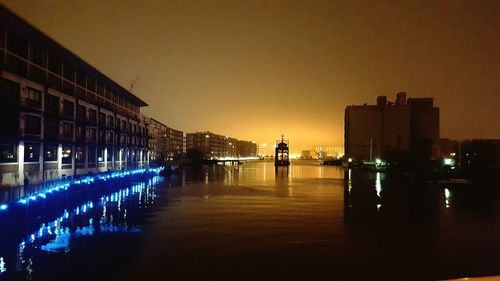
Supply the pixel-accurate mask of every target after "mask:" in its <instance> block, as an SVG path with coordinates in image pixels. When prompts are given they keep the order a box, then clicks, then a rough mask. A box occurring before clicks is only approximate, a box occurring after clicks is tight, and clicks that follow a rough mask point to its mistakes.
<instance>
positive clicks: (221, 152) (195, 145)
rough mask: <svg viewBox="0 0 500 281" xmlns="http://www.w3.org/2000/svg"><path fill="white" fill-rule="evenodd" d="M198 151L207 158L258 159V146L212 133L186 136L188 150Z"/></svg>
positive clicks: (188, 134) (197, 133)
mask: <svg viewBox="0 0 500 281" xmlns="http://www.w3.org/2000/svg"><path fill="white" fill-rule="evenodd" d="M190 149H197V150H199V151H201V152H202V153H203V154H204V155H205V157H207V158H222V157H256V156H257V144H256V143H253V142H250V141H244V140H238V139H236V138H231V137H228V136H223V135H218V134H214V133H212V132H210V131H207V132H196V133H187V134H186V150H190Z"/></svg>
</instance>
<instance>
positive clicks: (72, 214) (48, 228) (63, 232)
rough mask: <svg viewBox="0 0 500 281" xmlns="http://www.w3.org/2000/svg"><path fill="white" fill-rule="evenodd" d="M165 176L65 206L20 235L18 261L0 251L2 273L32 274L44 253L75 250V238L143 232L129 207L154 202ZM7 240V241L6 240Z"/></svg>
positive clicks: (137, 182)
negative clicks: (156, 190) (52, 216)
mask: <svg viewBox="0 0 500 281" xmlns="http://www.w3.org/2000/svg"><path fill="white" fill-rule="evenodd" d="M161 179H162V178H161V177H158V176H154V177H151V178H149V179H148V180H146V179H142V180H141V179H139V180H134V184H133V185H129V186H128V187H126V188H122V189H119V190H116V189H114V190H113V192H111V193H107V194H104V195H102V196H100V197H96V198H95V199H92V200H87V201H86V202H85V203H83V204H79V205H77V206H76V207H74V208H72V209H69V210H67V209H64V211H63V212H62V213H61V214H60V215H58V216H56V217H55V218H53V219H51V220H49V221H46V222H43V223H41V224H40V225H39V227H38V229H36V230H34V231H33V232H31V233H27V234H26V235H22V234H21V236H17V237H18V238H16V239H19V240H18V242H17V243H18V244H17V248H16V252H17V253H16V255H15V262H13V261H12V259H14V257H12V256H9V255H8V252H9V251H7V253H6V254H7V255H3V253H0V258H1V259H0V274H1V275H4V274H3V273H5V272H8V271H16V272H23V273H24V275H25V276H28V275H29V276H31V275H32V274H33V271H34V270H35V267H34V266H33V264H34V262H35V263H36V260H37V259H36V258H37V257H41V256H43V255H44V254H43V252H46V253H47V252H52V253H68V252H69V251H71V249H72V244H74V243H75V241H76V242H77V243H78V240H79V239H80V240H81V239H85V238H89V237H92V236H94V235H103V234H135V233H140V232H141V230H142V229H141V227H140V226H137V225H134V224H130V223H129V220H128V214H129V213H130V212H129V211H128V208H129V207H132V208H138V206H137V205H138V203H137V201H138V200H139V202H140V205H141V206H142V207H146V206H148V205H153V204H154V201H155V199H156V197H157V196H156V193H155V189H156V186H157V185H158V183H159V182H160V181H161ZM122 184H124V182H120V185H122ZM51 203H53V202H51V200H48V201H47V204H48V205H50V204H51ZM141 206H139V208H141ZM26 211H27V212H29V211H30V210H29V209H26ZM134 211H135V210H133V212H134ZM35 212H36V210H35ZM27 217H29V215H28V216H27ZM2 232H9V229H4V230H3V231H2ZM1 234H2V233H0V235H1ZM12 242H15V241H12ZM3 243H4V244H6V242H5V240H4V241H3ZM0 246H2V245H0ZM6 248H9V246H5V245H3V246H2V247H0V250H2V249H4V250H5V249H6ZM6 259H10V260H11V263H8V262H5V260H6ZM14 269H15V270H14ZM1 275H0V276H1Z"/></svg>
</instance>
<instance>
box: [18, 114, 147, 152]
mask: <svg viewBox="0 0 500 281" xmlns="http://www.w3.org/2000/svg"><path fill="white" fill-rule="evenodd" d="M41 124H42V122H41V117H39V116H33V115H25V116H24V134H25V135H26V136H41V134H42V128H41ZM60 125H61V127H62V132H61V133H60V132H59V126H60ZM44 126H45V130H44V137H45V138H46V139H49V140H50V139H51V140H54V139H58V138H63V139H65V140H72V139H73V129H74V125H73V123H71V122H64V121H63V122H61V123H60V121H59V120H57V119H51V118H46V119H45V120H44ZM96 132H97V128H92V127H90V128H86V127H85V126H78V125H77V126H76V134H75V137H76V141H77V142H96V141H97V140H96ZM99 134H100V135H99V143H115V141H116V142H118V141H119V143H120V144H131V145H143V146H145V145H146V139H145V138H138V137H136V136H132V137H130V136H128V135H126V134H121V135H120V138H119V139H118V135H117V138H116V139H115V138H114V136H115V134H114V132H113V131H100V132H99Z"/></svg>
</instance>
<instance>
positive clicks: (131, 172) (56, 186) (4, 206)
mask: <svg viewBox="0 0 500 281" xmlns="http://www.w3.org/2000/svg"><path fill="white" fill-rule="evenodd" d="M163 169H164V167H158V168H147V169H137V170H129V171H119V172H112V173H110V174H100V175H96V176H87V177H85V178H83V179H79V180H73V181H70V182H67V183H62V184H61V183H59V184H54V186H52V187H50V188H48V189H46V190H44V191H42V192H38V193H35V194H31V195H29V196H26V197H23V198H21V199H20V200H19V201H17V203H18V204H21V205H25V204H28V203H29V202H30V201H36V200H37V199H39V198H41V199H45V198H47V195H48V194H51V193H54V192H57V191H61V190H68V188H69V187H70V186H72V185H81V184H87V185H90V184H91V183H94V182H95V181H96V180H98V181H108V180H111V179H116V178H125V177H128V176H135V175H139V174H144V173H156V174H159V173H160V172H161V170H163ZM8 207H9V206H8V203H7V204H2V205H0V211H6V210H7V209H8Z"/></svg>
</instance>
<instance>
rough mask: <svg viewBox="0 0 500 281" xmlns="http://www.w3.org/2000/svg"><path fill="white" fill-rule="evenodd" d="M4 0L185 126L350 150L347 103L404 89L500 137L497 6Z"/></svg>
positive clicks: (452, 128)
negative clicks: (345, 146) (347, 145)
mask: <svg viewBox="0 0 500 281" xmlns="http://www.w3.org/2000/svg"><path fill="white" fill-rule="evenodd" d="M3 3H4V4H5V5H6V6H7V7H8V8H10V9H11V10H13V11H14V12H15V13H17V14H18V15H19V16H21V17H22V18H24V19H25V20H27V21H28V22H30V23H31V24H33V25H34V26H35V27H37V28H38V29H40V30H41V31H43V32H44V33H46V34H47V35H49V36H50V37H52V38H53V39H54V40H56V41H57V42H59V43H60V44H62V45H63V46H65V47H66V48H68V49H69V50H71V51H72V52H73V53H75V54H77V55H78V56H79V57H81V58H82V59H83V60H85V61H86V62H87V63H89V64H91V65H93V66H94V67H96V68H97V69H99V70H101V71H102V72H103V73H104V74H106V75H107V76H109V77H110V78H112V79H113V80H115V81H116V82H118V83H119V84H121V85H122V86H123V87H124V88H126V89H129V88H130V83H131V82H132V81H134V80H135V79H136V78H137V77H139V78H138V80H137V81H136V83H135V84H134V89H133V93H134V94H136V95H137V96H139V97H140V98H141V99H143V100H145V101H146V102H147V103H148V104H149V107H146V108H144V109H143V112H144V113H146V114H148V115H149V116H151V117H154V118H155V119H158V120H160V121H161V122H163V123H165V124H166V125H168V126H170V127H173V128H176V129H179V130H182V131H184V132H195V131H207V130H210V131H212V132H214V133H219V134H226V135H228V136H231V137H236V138H238V139H244V140H252V141H255V142H257V143H258V144H259V146H260V147H261V151H262V152H264V153H266V152H268V153H270V151H271V149H270V148H271V147H272V145H273V144H274V142H275V141H276V140H277V139H279V137H280V135H281V134H284V135H285V138H286V139H289V140H290V146H291V150H292V153H293V152H295V153H298V152H300V150H301V149H308V148H311V147H313V146H316V145H323V146H342V145H343V135H344V127H343V126H344V109H345V107H346V106H347V105H351V104H363V103H368V104H374V103H375V101H376V97H377V96H380V95H386V96H388V98H389V100H394V99H395V96H396V93H397V92H400V91H405V92H406V93H407V96H408V97H434V103H435V105H436V106H438V107H440V113H441V124H440V125H441V137H448V138H453V139H459V140H463V139H470V138H500V126H499V124H500V33H499V30H500V1H495V0H491V1H426V0H422V1H305V0H304V1H279V0H276V1H250V0H245V1H238V0H233V1H217V0H206V1H190V0H183V1H124V0H120V1H112V0H106V1H89V0H85V1H62V0H51V1H26V0H7V1H3ZM264 143H266V144H268V145H267V147H266V148H264V147H263V144H264ZM266 150H267V151H266Z"/></svg>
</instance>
